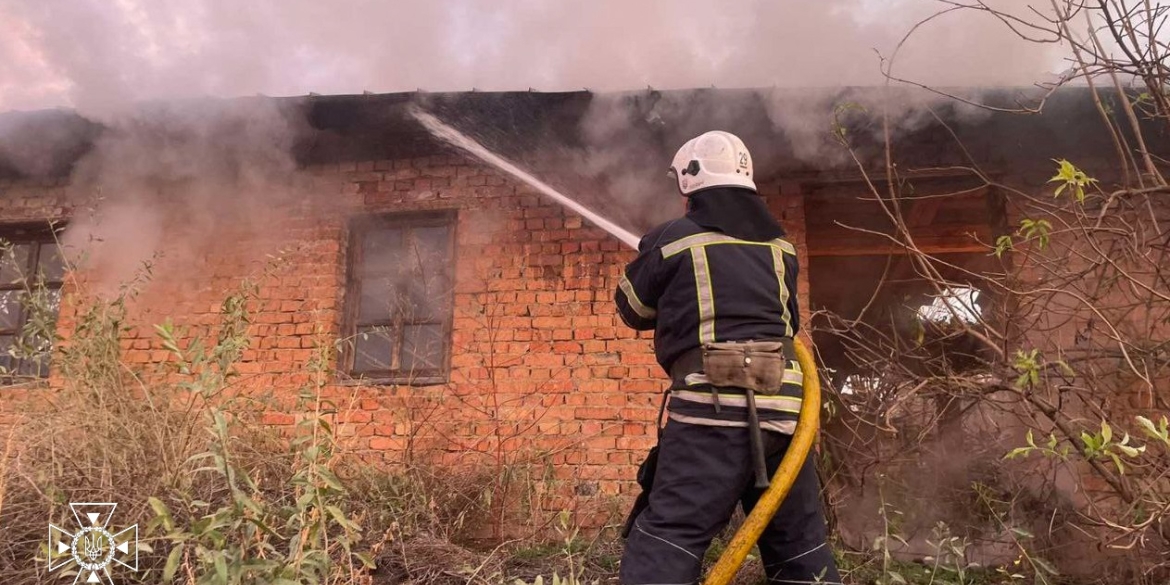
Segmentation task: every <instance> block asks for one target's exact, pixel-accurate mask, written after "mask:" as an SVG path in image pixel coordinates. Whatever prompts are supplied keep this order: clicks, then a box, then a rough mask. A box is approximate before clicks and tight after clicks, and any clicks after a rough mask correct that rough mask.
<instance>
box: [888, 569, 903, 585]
mask: <svg viewBox="0 0 1170 585" xmlns="http://www.w3.org/2000/svg"><path fill="white" fill-rule="evenodd" d="M889 577H890V583H901V584H902V585H906V578H905V577H903V576H902V574H901V573H899V572H897V571H890V572H889Z"/></svg>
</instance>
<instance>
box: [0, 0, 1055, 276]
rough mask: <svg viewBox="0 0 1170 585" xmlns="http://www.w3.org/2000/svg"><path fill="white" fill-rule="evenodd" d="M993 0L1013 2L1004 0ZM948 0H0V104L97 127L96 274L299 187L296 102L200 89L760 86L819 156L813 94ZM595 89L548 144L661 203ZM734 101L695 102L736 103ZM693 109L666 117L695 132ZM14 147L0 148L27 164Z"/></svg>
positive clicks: (956, 45)
mask: <svg viewBox="0 0 1170 585" xmlns="http://www.w3.org/2000/svg"><path fill="white" fill-rule="evenodd" d="M995 4H996V5H999V6H1001V7H1008V8H1015V12H1016V13H1017V14H1020V15H1024V16H1027V15H1028V14H1029V13H1028V11H1027V9H1026V8H1025V3H1024V2H1022V1H1020V0H1001V1H999V2H997V3H995ZM947 6H948V5H947V4H944V3H942V2H937V1H935V0H823V1H816V2H811V1H807V0H730V1H727V2H708V1H703V0H640V1H636V2H632V1H629V0H594V1H592V2H575V3H566V2H548V1H545V0H514V1H511V2H507V3H499V2H487V1H484V0H444V1H432V2H407V1H388V0H346V1H343V2H320V1H315V0H256V1H250V2H238V1H234V0H0V112H2V111H6V110H14V109H15V110H29V109H41V108H49V107H58V106H64V107H71V108H75V109H76V110H77V111H78V112H80V113H81V114H82V115H84V116H85V117H87V118H89V119H90V120H94V121H97V122H99V123H101V124H102V125H103V126H105V127H106V128H107V131H106V132H105V133H104V135H103V137H102V138H101V140H99V142H98V143H97V144H96V145H95V146H96V148H95V149H94V150H93V151H92V152H91V153H90V154H89V155H88V156H87V157H86V158H85V159H84V160H82V161H81V162H80V164H78V166H77V168H76V170H75V172H74V176H73V177H72V181H71V184H72V188H73V189H74V190H75V191H76V192H77V193H78V194H79V197H81V198H88V197H89V196H90V195H93V194H100V201H99V203H98V205H97V206H96V208H95V214H94V215H93V216H92V217H85V218H78V219H77V221H75V223H74V226H73V227H72V228H71V230H70V236H71V237H70V240H71V241H72V242H74V243H77V244H78V245H82V244H84V245H85V246H86V247H88V248H90V251H91V259H92V262H93V264H94V266H96V267H99V268H101V272H102V273H103V274H105V275H106V276H107V278H106V279H107V280H109V281H110V282H116V281H118V280H121V279H123V278H125V277H126V276H127V275H128V273H129V272H130V271H132V269H133V268H134V267H136V266H137V265H138V264H139V263H140V262H141V261H142V260H145V259H147V258H149V257H152V256H153V255H155V254H157V253H159V252H160V251H167V250H168V249H169V251H170V253H171V255H172V256H175V255H179V256H180V257H182V258H183V259H184V262H189V261H194V260H197V258H198V256H199V253H200V252H199V251H200V250H203V249H205V248H207V246H208V245H209V244H211V243H221V242H223V241H224V240H225V234H226V233H227V232H226V231H225V230H226V228H225V227H224V226H225V225H229V224H231V223H232V222H228V221H226V218H233V217H252V218H254V221H255V224H256V226H255V229H252V230H251V232H252V235H253V237H263V236H264V233H263V228H264V226H273V225H277V224H278V223H279V222H277V221H273V220H274V219H276V218H274V217H273V214H274V213H276V211H275V210H279V209H287V208H288V207H289V204H290V202H291V201H292V200H293V199H295V197H293V195H292V194H294V193H297V192H300V191H298V188H297V187H295V186H292V185H290V184H289V181H288V177H289V176H290V174H289V171H291V170H292V169H293V167H294V166H295V165H293V162H292V157H291V156H290V154H289V149H290V148H291V145H292V143H293V141H294V137H295V136H296V135H297V132H299V131H301V126H302V123H303V121H302V120H297V119H294V118H290V117H289V116H287V115H284V113H281V112H277V111H275V110H273V108H275V106H273V105H271V104H268V105H265V104H264V103H261V102H258V103H255V104H251V103H249V104H245V105H242V106H238V107H237V109H236V110H234V111H232V112H225V111H220V110H216V108H215V107H213V106H209V105H207V103H206V102H204V101H202V98H205V97H237V96H251V95H257V94H262V95H271V96H283V95H304V94H307V93H309V92H315V93H321V94H337V93H359V92H361V91H366V90H368V91H374V92H390V91H402V90H414V89H417V88H421V89H424V90H430V91H465V90H469V89H471V88H476V89H479V90H525V89H528V88H534V89H537V90H542V91H555V90H578V89H581V88H588V89H591V90H594V91H599V92H608V91H622V90H638V89H642V88H645V87H647V86H651V87H654V88H658V89H673V88H695V87H710V86H716V87H720V88H730V87H750V88H767V92H766V93H761V94H760V95H765V96H766V100H767V103H768V118H769V119H770V120H771V122H772V123H773V124H774V125H775V127H776V128H778V129H781V130H782V132H783V133H784V134H785V135H787V136H790V137H792V139H793V144H794V150H793V155H794V156H796V157H799V158H806V159H809V160H814V159H816V160H819V161H822V162H823V161H825V160H828V159H827V158H826V157H828V156H831V155H832V153H831V152H829V151H828V150H826V142H825V137H826V135H827V126H828V119H827V111H828V109H829V108H831V107H832V100H833V99H834V96H837V95H838V94H839V91H838V90H839V89H840V88H842V87H847V86H873V85H879V84H881V83H882V82H883V78H882V76H881V71H882V67H883V66H884V67H887V68H888V67H889V66H890V63H889V61H888V59H889V57H890V56H891V55H892V54H893V50H894V48H895V46H897V44H898V43H899V41H900V40H901V39H902V37H903V36H904V35H905V33H906V32H907V31H908V30H910V29H911V28H912V27H913V26H914V25H915V23H917V22H920V21H921V20H922V19H924V18H926V17H928V16H930V15H931V14H934V13H936V12H938V11H939V10H943V9H945V8H947ZM1052 50H1053V47H1051V46H1043V45H1035V44H1029V43H1025V42H1023V41H1020V40H1018V39H1016V38H1015V36H1014V35H1013V33H1012V32H1011V31H1010V30H1008V29H1007V28H1006V27H1005V26H1003V24H1002V23H1000V22H999V21H997V20H996V19H994V18H992V17H990V16H987V15H983V14H979V13H975V12H962V13H952V14H948V15H945V16H943V17H940V18H937V19H935V20H932V21H931V22H930V23H929V24H928V25H927V26H924V27H923V28H921V29H919V30H918V32H917V33H916V35H915V37H914V38H913V39H912V40H911V41H910V42H908V43H907V44H906V45H905V46H904V47H903V49H902V51H901V52H900V53H899V55H898V60H897V62H896V63H895V65H894V73H895V74H896V75H898V76H900V77H906V78H911V79H914V80H916V81H920V82H922V83H928V84H935V85H945V86H965V87H979V86H990V85H997V86H1003V85H1012V86H1027V85H1031V84H1032V83H1034V82H1036V81H1038V80H1044V79H1045V78H1047V77H1049V76H1050V72H1051V71H1055V70H1057V69H1060V68H1061V67H1062V63H1060V61H1059V60H1058V59H1055V58H1054V57H1053V53H1052V52H1051V51H1052ZM883 57H884V58H885V59H887V60H886V61H882V58H883ZM793 89H800V90H801V91H799V92H796V93H793V92H792V91H791V90H793ZM810 90H811V91H810ZM158 102H163V103H164V104H166V105H165V106H159V105H158ZM615 104H617V105H620V104H621V100H620V99H610V98H599V99H597V100H596V101H595V105H594V107H593V108H592V109H591V111H590V112H589V113H588V115H587V117H586V119H585V120H584V121H583V126H582V129H581V130H582V136H583V137H584V139H585V141H586V143H585V145H584V147H583V148H582V149H580V150H579V151H574V152H569V153H567V155H566V158H567V159H568V160H570V161H571V162H572V165H571V166H572V168H575V169H578V171H579V173H580V174H582V175H584V176H586V177H588V178H589V179H590V180H591V181H592V184H593V185H594V187H596V186H597V185H601V184H604V193H603V195H604V196H605V197H606V198H608V200H609V201H610V202H612V203H620V204H623V205H624V209H619V211H620V212H622V213H623V214H624V216H625V217H626V218H628V219H627V225H631V224H632V225H634V226H641V227H644V226H645V225H646V223H647V222H652V221H653V220H655V219H657V215H655V214H656V213H658V212H661V211H662V210H663V206H662V205H660V204H659V201H661V198H660V195H661V194H663V193H664V192H665V193H667V194H669V191H670V186H669V184H668V183H666V182H665V181H663V180H662V177H661V168H662V164H663V163H662V161H661V160H658V159H659V158H660V156H659V153H657V152H654V151H652V150H650V144H649V143H648V142H647V141H646V140H645V137H639V136H634V135H631V133H629V132H628V131H627V126H626V124H625V122H624V118H623V116H625V115H626V113H625V111H624V110H621V109H620V108H611V106H612V105H615ZM895 106H896V109H899V110H901V111H900V112H895V113H896V119H897V120H898V121H899V123H900V124H906V123H911V122H913V120H915V119H916V117H915V115H913V114H912V113H911V110H912V107H911V106H913V104H912V103H910V102H904V103H899V104H895ZM662 107H663V108H674V109H675V110H678V109H679V108H691V107H693V104H669V103H664V104H663V105H662ZM734 107H735V106H734V104H732V105H719V106H717V107H713V108H707V109H706V110H704V111H702V112H696V113H695V117H702V116H705V117H706V118H705V120H706V121H708V122H710V123H717V122H718V121H719V120H729V121H730V120H734V119H735V112H734V111H732V110H733V109H734ZM688 111H689V110H688ZM676 114H677V112H676ZM676 118H677V115H676ZM699 122H703V120H696V124H697V125H696V126H695V127H694V128H691V127H688V128H686V129H685V131H688V132H689V131H692V130H697V131H701V130H705V129H708V128H703V127H701V126H702V124H698V123H699ZM679 130H680V132H681V131H683V129H681V128H680V129H679ZM0 131H3V130H2V127H0ZM679 138H680V140H681V136H680V137H679ZM8 142H12V141H11V140H9V141H8ZM225 145H226V146H227V147H225ZM751 146H752V148H753V150H757V149H760V148H763V145H759V144H754V143H753V144H751ZM18 154H19V153H18ZM761 154H765V153H764V151H762V150H761ZM837 154H838V155H839V154H840V153H837ZM34 155H35V153H34V152H32V151H30V152H29V153H25V155H22V156H18V157H10V158H14V159H16V160H17V161H18V162H19V161H20V160H24V159H27V160H28V161H31V162H37V156H34ZM631 163H636V164H631ZM27 166H29V167H30V168H32V167H33V166H35V165H31V164H30V165H27ZM635 166H636V167H637V168H634V167H635ZM639 169H641V171H639ZM647 169H653V172H650V171H649V170H647ZM32 170H35V168H32ZM602 182H603V183H602ZM163 199H168V200H170V201H172V202H173V201H180V202H182V204H181V205H180V206H179V209H180V210H183V211H180V213H179V215H180V216H181V217H179V218H178V220H177V221H176V218H175V217H170V216H169V215H167V213H169V212H164V211H163V210H164V208H167V207H166V206H163V205H161V201H162V200H163ZM278 199H279V201H278ZM170 208H173V206H170ZM176 225H177V226H181V227H182V229H181V230H178V231H176V228H175V226H176Z"/></svg>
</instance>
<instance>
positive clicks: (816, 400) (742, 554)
mask: <svg viewBox="0 0 1170 585" xmlns="http://www.w3.org/2000/svg"><path fill="white" fill-rule="evenodd" d="M411 114H412V115H413V116H414V117H415V118H416V119H418V121H419V122H421V123H422V124H423V126H425V127H426V128H427V130H429V131H431V133H432V134H434V135H435V136H437V137H439V138H442V139H443V140H445V141H447V142H449V143H451V144H452V145H454V146H458V147H459V148H462V149H463V150H466V151H467V152H469V153H471V154H473V155H475V156H476V157H478V158H480V159H482V160H483V161H484V162H486V163H488V164H490V165H492V166H494V167H496V168H498V169H500V170H502V171H504V172H506V173H508V174H510V175H512V176H513V177H516V178H517V179H519V180H521V181H523V182H525V183H527V184H529V185H531V186H532V187H534V188H535V189H537V190H538V191H540V192H541V193H544V194H545V195H548V196H549V197H551V198H552V199H553V200H554V201H556V202H557V203H560V204H561V205H564V206H565V207H567V208H569V209H571V210H573V211H575V212H577V213H579V214H581V215H582V216H583V217H585V218H586V219H588V220H589V221H590V222H591V223H593V224H594V225H596V226H597V227H599V228H601V229H603V230H605V231H607V232H609V233H610V235H612V236H614V237H615V238H617V239H619V240H621V241H622V242H623V243H624V244H626V245H627V246H629V247H631V248H634V249H635V250H636V249H637V248H638V241H639V238H638V237H637V236H635V235H634V234H632V233H630V232H629V231H627V230H624V229H622V228H621V227H620V226H618V225H617V224H615V223H613V222H612V221H609V220H608V219H605V218H604V217H602V216H600V215H598V214H597V213H594V212H593V211H592V210H590V209H589V208H587V207H585V206H584V205H581V204H580V203H577V202H576V201H574V200H573V199H572V198H570V197H568V196H567V195H564V194H562V193H561V192H559V191H557V190H556V189H553V188H552V187H550V186H548V185H547V184H545V183H544V182H543V181H541V180H540V179H537V178H536V177H534V176H532V175H531V174H529V173H527V172H525V171H523V170H521V169H520V168H519V167H517V166H516V165H514V164H512V163H511V162H509V161H507V160H506V159H504V158H503V157H501V156H500V155H498V154H496V153H494V152H492V151H490V150H488V149H487V148H486V147H484V146H483V145H482V144H480V143H478V142H476V141H475V140H473V139H471V138H470V137H468V136H467V135H465V134H463V133H462V132H460V131H458V130H456V129H454V128H452V127H450V126H448V125H447V124H444V123H443V122H442V121H440V120H439V119H438V118H436V117H434V116H433V115H431V114H429V113H427V112H424V111H422V110H421V109H419V108H417V107H413V106H412V107H411ZM793 345H794V346H795V348H796V355H795V356H793V357H795V359H796V360H797V361H798V362H800V367H801V369H803V370H804V380H803V382H802V386H803V387H804V400H803V402H802V403H801V407H800V417H799V419H798V420H797V422H796V431H795V432H794V433H793V435H792V442H791V443H790V444H789V447H788V450H787V451H786V452H785V453H784V457H783V458H782V459H781V460H780V466H779V468H777V469H776V473H775V474H773V476H772V482H771V485H770V486H769V487H768V489H766V490H764V493H763V494H761V495H760V499H759V500H758V501H757V502H756V505H755V507H754V508H752V512H751V514H748V517H747V518H746V519H745V520H744V523H743V525H742V526H740V529H739V530H738V531H737V532H736V533H735V537H734V538H732V539H731V542H729V543H728V545H727V548H725V549H724V551H723V554H721V555H720V556H719V560H717V561H716V562H715V565H714V566H713V567H711V570H710V571H709V572H708V573H707V577H706V579H705V580H704V581H703V585H727V584H728V583H730V582H731V580H732V579H733V578H734V577H735V574H736V573H737V572H738V571H739V568H740V566H742V565H743V561H744V559H746V558H747V555H748V553H749V552H751V549H752V547H753V546H755V544H756V541H757V540H759V538H760V535H761V534H763V532H764V529H765V528H767V526H768V523H769V522H771V520H772V517H773V516H775V515H776V511H777V510H779V509H780V504H781V503H782V502H783V501H784V498H785V496H787V495H788V492H789V490H791V489H792V484H793V483H795V482H796V476H797V474H798V473H800V469H801V467H803V466H804V461H805V459H806V458H807V457H808V452H809V450H810V449H812V444H813V441H814V440H815V439H816V434H817V427H818V426H819V425H820V404H821V394H820V392H821V386H820V381H819V380H818V379H817V364H816V361H814V359H813V356H812V353H811V352H810V351H809V350H808V348H806V347H805V346H804V343H802V342H801V341H800V339H796V340H795V343H793Z"/></svg>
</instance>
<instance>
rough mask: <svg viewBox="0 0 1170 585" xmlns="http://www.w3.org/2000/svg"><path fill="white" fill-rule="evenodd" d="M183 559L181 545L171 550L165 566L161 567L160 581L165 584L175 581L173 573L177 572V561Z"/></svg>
mask: <svg viewBox="0 0 1170 585" xmlns="http://www.w3.org/2000/svg"><path fill="white" fill-rule="evenodd" d="M182 558H183V545H181V544H180V545H178V546H176V547H175V548H173V549H171V554H169V555H167V564H166V565H164V566H163V573H162V579H163V582H165V583H170V582H171V581H173V580H174V579H175V571H178V570H179V561H180V560H181V559H182Z"/></svg>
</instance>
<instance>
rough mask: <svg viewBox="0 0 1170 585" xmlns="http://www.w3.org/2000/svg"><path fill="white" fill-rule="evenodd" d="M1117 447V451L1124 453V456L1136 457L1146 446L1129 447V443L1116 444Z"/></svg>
mask: <svg viewBox="0 0 1170 585" xmlns="http://www.w3.org/2000/svg"><path fill="white" fill-rule="evenodd" d="M1117 449H1118V450H1119V451H1121V452H1122V453H1125V456H1126V457H1137V456H1138V455H1139V454H1141V453H1142V452H1143V451H1145V450H1146V447H1145V445H1142V446H1141V447H1131V446H1129V445H1118V446H1117Z"/></svg>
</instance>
